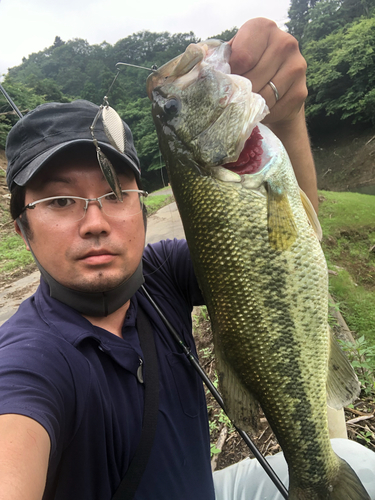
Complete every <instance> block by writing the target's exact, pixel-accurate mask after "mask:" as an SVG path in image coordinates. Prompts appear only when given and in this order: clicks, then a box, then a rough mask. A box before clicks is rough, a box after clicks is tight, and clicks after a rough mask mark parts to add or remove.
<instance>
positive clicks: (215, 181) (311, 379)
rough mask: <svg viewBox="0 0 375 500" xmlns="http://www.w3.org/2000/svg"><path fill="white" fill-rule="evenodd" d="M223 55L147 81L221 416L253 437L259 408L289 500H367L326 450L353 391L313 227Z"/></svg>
mask: <svg viewBox="0 0 375 500" xmlns="http://www.w3.org/2000/svg"><path fill="white" fill-rule="evenodd" d="M229 56H230V46H229V45H228V44H223V43H221V42H218V41H210V42H202V43H199V44H192V45H190V46H189V47H188V48H187V49H186V51H185V53H184V54H182V55H181V56H179V57H177V58H175V59H174V60H172V61H170V62H169V63H167V64H166V65H164V66H163V67H162V68H160V70H158V71H157V72H155V73H153V74H152V75H150V77H149V78H148V81H147V91H148V95H149V97H150V99H151V100H152V113H153V118H154V121H155V124H156V128H157V133H158V138H159V143H160V148H161V151H162V154H163V157H164V159H165V161H166V165H167V170H168V175H169V180H170V182H171V185H172V188H173V192H174V195H175V198H176V202H177V205H178V208H179V211H180V215H181V218H182V222H183V225H184V229H185V234H186V238H187V241H188V245H189V248H190V252H191V257H192V261H193V265H194V269H195V272H196V275H197V279H198V282H199V285H200V288H201V290H202V293H203V296H204V298H205V301H206V304H207V308H208V311H209V314H210V318H211V322H212V330H213V337H214V345H215V357H216V365H217V370H218V374H219V383H220V388H221V392H222V395H223V398H224V402H225V406H226V410H227V413H228V415H229V417H230V418H231V419H232V420H233V421H234V423H235V424H236V425H237V426H238V427H240V428H242V429H243V430H245V431H247V432H250V431H251V429H252V428H253V427H254V426H256V418H255V416H254V415H255V414H254V411H253V404H254V399H255V400H258V401H259V403H260V404H261V407H262V409H263V411H264V413H265V415H266V417H267V419H268V421H269V423H270V425H271V427H272V429H273V431H274V433H275V435H276V437H277V439H278V441H279V443H280V445H281V447H282V449H283V452H284V455H285V458H286V461H287V463H288V467H289V498H290V499H340V500H343V499H368V498H369V496H368V495H367V493H366V491H365V489H364V488H363V486H362V484H361V483H360V481H359V479H358V477H357V476H356V474H355V473H354V471H353V470H352V469H351V468H350V467H349V465H348V464H347V463H346V462H345V461H343V460H342V459H340V458H339V457H338V456H337V455H336V454H335V453H334V452H333V450H332V448H331V444H330V440H329V434H328V423H327V409H326V405H327V400H328V403H329V405H330V406H332V407H334V408H341V407H342V406H343V405H344V404H347V403H349V402H350V401H352V399H353V398H355V397H356V396H358V393H359V384H358V380H357V379H356V376H355V374H354V372H353V370H352V368H351V366H350V364H349V363H348V362H347V360H346V358H345V356H344V355H343V354H342V353H341V351H340V349H339V347H338V345H337V344H336V342H335V341H334V340H333V339H332V337H331V334H330V331H329V326H328V278H327V267H326V261H325V258H324V255H323V252H322V249H321V246H320V242H319V238H318V236H319V234H320V226H319V222H318V219H317V217H316V214H315V212H314V210H313V208H312V206H311V204H310V202H309V201H308V199H307V197H306V196H305V195H304V194H303V193H302V192H301V191H300V189H299V186H298V184H297V181H296V178H295V175H294V171H293V168H292V165H291V163H290V160H289V158H288V155H287V153H286V151H285V149H284V147H283V145H282V144H281V142H280V141H279V140H278V139H277V137H276V136H275V135H274V134H273V133H272V132H271V131H270V130H269V129H268V128H267V127H266V126H263V125H261V124H260V123H259V122H260V121H261V120H262V119H263V118H264V116H265V115H266V113H267V112H268V108H267V106H266V104H265V102H264V100H263V98H262V97H261V96H259V95H257V94H254V93H253V92H252V88H251V83H250V82H249V81H248V80H247V79H245V78H242V77H240V76H237V75H231V74H229V73H230V67H229V64H228V60H229ZM317 235H318V236H317ZM327 394H328V397H327Z"/></svg>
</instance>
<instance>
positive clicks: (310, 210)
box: [299, 188, 323, 241]
mask: <svg viewBox="0 0 375 500" xmlns="http://www.w3.org/2000/svg"><path fill="white" fill-rule="evenodd" d="M299 193H300V195H301V201H302V205H303V208H304V209H305V212H306V215H307V218H308V219H309V222H310V224H311V225H312V228H313V229H314V231H315V234H316V236H317V237H318V240H319V241H322V239H323V231H322V227H321V225H320V222H319V219H318V216H317V214H316V212H315V209H314V207H313V205H312V203H311V201H310V199H309V197H308V196H307V194H306V193H305V192H304V191H302V189H301V188H300V190H299Z"/></svg>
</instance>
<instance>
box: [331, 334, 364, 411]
mask: <svg viewBox="0 0 375 500" xmlns="http://www.w3.org/2000/svg"><path fill="white" fill-rule="evenodd" d="M360 392H361V386H360V383H359V381H358V377H357V375H356V374H355V371H354V369H353V367H352V365H351V364H350V363H349V361H348V359H347V358H346V356H345V354H344V353H343V352H342V350H341V349H340V346H339V344H338V342H337V340H336V339H335V338H334V336H333V334H332V332H331V333H330V350H329V360H328V377H327V404H328V406H330V407H331V408H334V409H335V410H340V409H341V408H343V407H344V406H347V405H348V404H350V403H352V402H353V401H354V400H355V399H357V398H358V396H359V393H360Z"/></svg>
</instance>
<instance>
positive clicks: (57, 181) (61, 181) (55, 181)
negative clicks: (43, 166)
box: [43, 177, 73, 184]
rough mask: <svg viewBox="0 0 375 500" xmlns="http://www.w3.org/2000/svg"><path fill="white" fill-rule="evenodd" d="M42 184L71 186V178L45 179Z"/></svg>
mask: <svg viewBox="0 0 375 500" xmlns="http://www.w3.org/2000/svg"><path fill="white" fill-rule="evenodd" d="M43 183H44V184H72V183H73V179H72V178H71V177H47V179H45V180H44V182H43Z"/></svg>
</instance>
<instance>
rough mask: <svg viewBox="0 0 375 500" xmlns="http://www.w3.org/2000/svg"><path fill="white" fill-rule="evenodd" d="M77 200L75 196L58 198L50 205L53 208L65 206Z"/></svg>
mask: <svg viewBox="0 0 375 500" xmlns="http://www.w3.org/2000/svg"><path fill="white" fill-rule="evenodd" d="M74 203H75V201H74V200H73V198H56V199H55V200H51V201H50V206H51V207H52V208H65V207H69V206H71V205H73V204H74Z"/></svg>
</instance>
